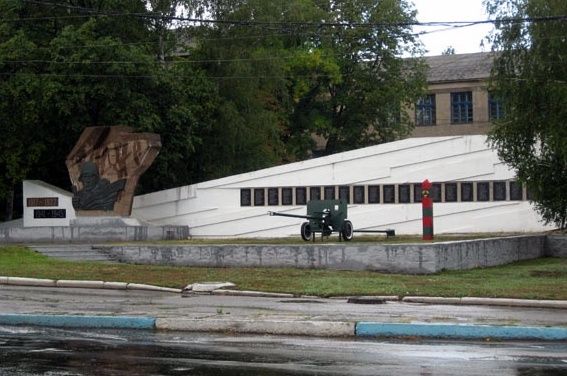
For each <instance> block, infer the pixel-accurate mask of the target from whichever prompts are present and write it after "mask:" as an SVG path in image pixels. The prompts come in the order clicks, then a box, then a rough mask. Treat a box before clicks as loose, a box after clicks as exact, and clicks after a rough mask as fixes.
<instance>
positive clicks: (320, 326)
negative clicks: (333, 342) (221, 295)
mask: <svg viewBox="0 0 567 376" xmlns="http://www.w3.org/2000/svg"><path fill="white" fill-rule="evenodd" d="M156 329H158V330H178V331H190V332H229V333H240V334H271V335H294V336H315V337H352V336H353V335H354V333H355V323H354V322H346V321H290V320H244V319H242V320H238V319H237V320H223V319H208V320H203V319H159V318H158V319H157V320H156Z"/></svg>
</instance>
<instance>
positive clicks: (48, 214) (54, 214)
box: [33, 209, 67, 219]
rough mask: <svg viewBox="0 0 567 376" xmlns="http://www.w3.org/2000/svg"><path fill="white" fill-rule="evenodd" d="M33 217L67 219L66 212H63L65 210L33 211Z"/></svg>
mask: <svg viewBox="0 0 567 376" xmlns="http://www.w3.org/2000/svg"><path fill="white" fill-rule="evenodd" d="M33 217H34V218H35V219H55V218H66V217H67V210H65V209H34V211H33Z"/></svg>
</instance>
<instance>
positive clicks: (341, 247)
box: [102, 235, 545, 274]
mask: <svg viewBox="0 0 567 376" xmlns="http://www.w3.org/2000/svg"><path fill="white" fill-rule="evenodd" d="M544 244H545V236H544V235H541V236H537V235H534V236H515V237H507V238H494V239H480V240H468V241H456V242H444V243H427V244H395V245H393V244H388V245H374V244H360V243H359V244H355V243H343V244H321V245H318V244H305V245H178V246H170V245H167V246H166V245H151V246H150V245H139V246H134V245H128V246H104V247H102V249H103V250H104V252H106V253H108V254H109V255H110V256H111V257H112V258H113V259H115V260H117V261H121V262H129V263H142V264H165V265H180V266H181V265H183V266H207V267H292V268H317V269H341V270H374V271H383V272H391V273H411V274H430V273H436V272H439V271H441V270H444V269H447V270H464V269H472V268H477V267H485V266H495V265H502V264H508V263H511V262H515V261H519V260H527V259H535V258H538V257H543V256H544V255H545V248H544Z"/></svg>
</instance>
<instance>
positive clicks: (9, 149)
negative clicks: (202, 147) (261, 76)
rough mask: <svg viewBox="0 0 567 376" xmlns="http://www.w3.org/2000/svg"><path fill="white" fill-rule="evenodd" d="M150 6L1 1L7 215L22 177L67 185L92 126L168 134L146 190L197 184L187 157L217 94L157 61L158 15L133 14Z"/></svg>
mask: <svg viewBox="0 0 567 376" xmlns="http://www.w3.org/2000/svg"><path fill="white" fill-rule="evenodd" d="M144 12H147V9H146V6H145V2H144V1H131V2H121V1H102V0H100V1H77V2H69V3H41V2H23V1H9V0H0V13H1V14H2V18H1V19H0V69H1V75H0V98H1V99H2V100H1V103H0V124H1V127H2V132H3V135H4V137H3V138H2V141H1V144H0V162H1V164H0V166H1V167H0V168H1V169H2V171H1V172H2V175H1V176H0V198H3V199H4V201H5V202H6V203H8V207H7V210H6V211H7V212H8V213H9V212H10V211H11V209H10V207H9V206H10V198H11V197H12V196H13V191H14V189H15V188H16V187H17V186H18V185H20V184H21V181H22V180H23V179H30V178H31V179H41V180H44V181H47V182H49V183H52V184H55V185H57V186H60V187H63V188H70V187H69V179H68V175H67V170H66V168H65V157H66V155H67V153H68V152H69V151H70V150H71V148H72V147H73V145H74V144H75V142H76V141H77V139H78V136H79V135H80V133H81V132H82V130H83V129H84V128H85V127H87V126H96V125H129V126H132V127H134V128H136V129H138V130H140V131H151V132H156V133H159V134H161V135H162V141H163V151H164V152H163V153H161V154H160V155H159V156H158V159H157V160H156V162H155V166H154V168H152V169H151V171H148V173H147V175H148V176H144V180H143V181H142V184H141V187H140V189H141V191H143V190H144V189H162V188H167V187H173V186H176V185H183V184H189V183H191V182H192V180H191V179H192V177H193V176H194V175H195V173H194V172H193V171H191V170H187V168H188V166H189V167H191V164H190V163H188V162H187V161H188V160H191V156H192V154H191V153H192V152H194V151H195V149H196V145H197V144H198V143H199V133H200V132H204V129H206V128H207V126H208V125H207V122H208V121H209V120H208V119H209V117H210V115H209V113H210V112H211V106H210V103H214V101H215V92H216V91H215V88H214V87H213V86H212V85H210V84H209V82H207V81H205V80H203V78H202V77H203V74H202V73H201V72H200V71H199V70H196V69H192V68H190V67H185V66H183V65H177V64H176V62H174V61H173V60H174V58H171V59H170V60H172V61H168V62H164V61H161V62H160V61H158V59H157V58H156V57H157V56H159V53H160V51H165V50H164V49H162V47H163V46H162V45H160V44H159V43H158V40H159V38H158V37H157V36H156V35H155V33H156V31H155V28H153V26H152V24H151V21H152V20H154V19H155V17H154V14H153V13H152V15H148V17H140V16H129V15H127V14H128V13H134V14H137V15H140V14H141V15H144V14H146V13H144ZM115 13H121V14H123V15H122V16H114V14H115ZM29 19H33V22H32V21H30V20H29ZM160 32H163V30H160ZM168 51H169V50H168ZM158 168H159V169H158ZM5 217H6V218H7V219H9V218H10V214H8V215H6V216H5Z"/></svg>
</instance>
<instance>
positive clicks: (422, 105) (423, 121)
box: [415, 94, 436, 127]
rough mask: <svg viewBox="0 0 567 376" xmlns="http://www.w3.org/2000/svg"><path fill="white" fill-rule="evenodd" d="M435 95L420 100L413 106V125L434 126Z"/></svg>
mask: <svg viewBox="0 0 567 376" xmlns="http://www.w3.org/2000/svg"><path fill="white" fill-rule="evenodd" d="M435 122H436V120H435V94H428V95H426V96H425V97H422V98H420V99H419V100H418V101H417V103H416V105H415V125H416V126H418V127H423V126H428V125H435Z"/></svg>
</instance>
